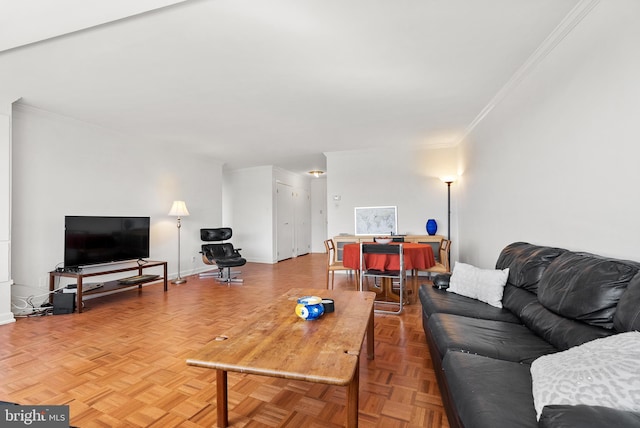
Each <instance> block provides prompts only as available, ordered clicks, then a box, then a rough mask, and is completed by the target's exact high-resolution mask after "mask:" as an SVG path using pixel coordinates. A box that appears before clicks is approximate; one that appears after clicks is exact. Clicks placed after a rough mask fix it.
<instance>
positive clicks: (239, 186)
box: [210, 166, 275, 263]
mask: <svg viewBox="0 0 640 428" xmlns="http://www.w3.org/2000/svg"><path fill="white" fill-rule="evenodd" d="M273 174H274V173H273V167H272V166H261V167H255V168H243V169H237V170H230V171H225V173H224V202H223V203H224V215H223V223H222V224H220V225H219V226H216V225H211V226H210V227H220V226H225V227H231V228H232V229H233V237H232V238H231V242H232V243H233V245H234V246H235V247H237V248H241V249H242V251H241V253H242V256H243V257H244V258H246V259H247V260H248V261H252V262H259V263H275V259H274V249H273V247H274V243H273V233H274V232H273V231H274V221H275V220H274V199H273V198H274V196H273V195H274V193H275V192H274V187H273V186H274V179H273Z"/></svg>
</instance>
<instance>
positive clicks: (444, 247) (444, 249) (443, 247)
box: [426, 239, 451, 275]
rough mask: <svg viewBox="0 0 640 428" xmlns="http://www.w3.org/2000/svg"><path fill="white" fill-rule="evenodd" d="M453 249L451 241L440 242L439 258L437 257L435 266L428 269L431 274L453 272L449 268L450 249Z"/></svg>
mask: <svg viewBox="0 0 640 428" xmlns="http://www.w3.org/2000/svg"><path fill="white" fill-rule="evenodd" d="M450 247H451V241H450V240H449V239H443V240H442V241H440V247H439V248H438V257H436V264H435V266H432V267H430V268H429V269H426V271H427V272H429V275H431V274H438V273H448V272H451V268H450V267H449V248H450Z"/></svg>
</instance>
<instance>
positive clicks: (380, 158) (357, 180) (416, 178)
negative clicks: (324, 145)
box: [326, 142, 458, 240]
mask: <svg viewBox="0 0 640 428" xmlns="http://www.w3.org/2000/svg"><path fill="white" fill-rule="evenodd" d="M390 144H393V142H390ZM457 151H458V149H457V148H444V149H423V150H399V149H396V148H394V149H393V151H391V152H390V151H389V150H366V151H345V152H332V153H326V156H327V213H328V230H327V235H328V237H333V236H336V235H338V234H340V233H347V234H354V233H355V225H354V208H355V207H369V206H397V207H398V233H399V234H419V235H425V234H426V233H427V232H426V228H425V224H426V222H427V220H428V219H429V218H434V219H436V221H437V223H438V234H440V235H446V233H447V186H446V184H444V183H443V182H442V181H441V180H440V177H442V176H446V175H455V174H456V171H457V169H456V167H457V158H456V156H457ZM335 196H338V197H339V198H340V200H339V201H335V200H334V197H335ZM454 196H455V188H454V187H452V203H453V202H454V199H455V197H454ZM453 211H454V206H453V205H452V230H451V232H452V237H453V239H454V240H455V223H454V221H455V213H454V212H453Z"/></svg>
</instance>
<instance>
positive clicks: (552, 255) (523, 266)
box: [496, 242, 567, 293]
mask: <svg viewBox="0 0 640 428" xmlns="http://www.w3.org/2000/svg"><path fill="white" fill-rule="evenodd" d="M566 251H567V250H563V249H562V248H552V247H542V246H539V245H532V244H529V243H527V242H514V243H513V244H509V245H507V246H506V247H505V248H504V249H503V250H502V252H501V253H500V256H499V257H498V261H497V262H496V269H500V270H502V269H506V268H509V279H508V281H507V283H508V284H511V285H514V286H516V287H518V288H523V289H525V290H528V291H531V292H532V293H537V291H538V282H539V281H540V278H542V274H543V273H544V271H545V270H546V269H547V267H548V266H549V264H550V263H551V262H553V261H554V260H555V259H556V258H558V257H559V256H560V255H561V254H563V253H565V252H566Z"/></svg>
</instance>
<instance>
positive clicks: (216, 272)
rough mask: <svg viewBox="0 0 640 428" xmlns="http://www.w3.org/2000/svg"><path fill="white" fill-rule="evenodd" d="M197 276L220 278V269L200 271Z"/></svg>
mask: <svg viewBox="0 0 640 428" xmlns="http://www.w3.org/2000/svg"><path fill="white" fill-rule="evenodd" d="M198 277H199V278H220V270H210V271H207V272H202V273H200V274H199V275H198Z"/></svg>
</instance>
